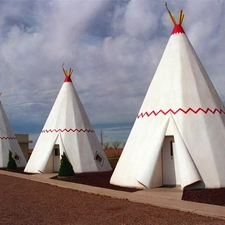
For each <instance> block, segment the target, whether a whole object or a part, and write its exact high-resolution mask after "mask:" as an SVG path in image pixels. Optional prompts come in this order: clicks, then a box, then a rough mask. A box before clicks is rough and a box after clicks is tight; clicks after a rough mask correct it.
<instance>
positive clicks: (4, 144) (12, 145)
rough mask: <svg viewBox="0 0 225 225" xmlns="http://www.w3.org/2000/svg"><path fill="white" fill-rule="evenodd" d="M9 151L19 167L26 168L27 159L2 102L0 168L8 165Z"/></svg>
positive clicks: (0, 106) (0, 115)
mask: <svg viewBox="0 0 225 225" xmlns="http://www.w3.org/2000/svg"><path fill="white" fill-rule="evenodd" d="M9 150H10V151H11V152H12V156H13V158H14V159H15V161H16V165H17V167H25V165H26V163H27V162H26V159H25V157H24V155H23V152H22V150H21V148H20V146H19V144H18V141H17V139H16V137H15V134H14V133H13V130H12V128H11V126H10V123H9V121H8V119H7V116H6V114H5V111H4V109H3V107H2V103H1V101H0V168H6V167H7V164H8V159H9V158H8V157H9Z"/></svg>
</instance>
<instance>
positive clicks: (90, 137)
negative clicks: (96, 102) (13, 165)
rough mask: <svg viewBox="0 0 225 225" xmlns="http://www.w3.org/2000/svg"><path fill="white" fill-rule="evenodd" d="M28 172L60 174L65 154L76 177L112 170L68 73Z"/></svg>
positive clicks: (35, 148)
mask: <svg viewBox="0 0 225 225" xmlns="http://www.w3.org/2000/svg"><path fill="white" fill-rule="evenodd" d="M63 71H64V74H65V76H66V78H65V81H64V83H63V85H62V87H61V90H60V92H59V94H58V96H57V98H56V100H55V103H54V105H53V107H52V110H51V112H50V114H49V116H48V118H47V121H46V123H45V125H44V128H43V130H42V132H41V134H40V136H39V138H38V140H37V143H36V145H35V147H34V150H33V152H32V154H31V157H30V159H29V161H28V163H27V166H26V168H25V170H24V171H25V172H28V173H44V172H58V170H59V166H60V156H61V155H62V154H63V152H65V154H66V155H67V157H68V159H69V161H70V163H71V164H72V166H73V170H74V172H75V173H82V172H101V171H110V170H112V168H111V166H110V164H109V162H108V159H107V157H106V155H105V153H104V151H103V149H102V147H101V144H100V142H99V140H98V138H97V136H96V134H95V132H94V130H93V128H92V125H91V123H90V121H89V119H88V116H87V114H86V112H85V110H84V107H83V105H82V103H81V101H80V99H79V97H78V95H77V92H76V90H75V88H74V86H73V83H72V80H71V75H72V72H73V71H72V69H70V70H69V72H67V71H66V70H64V69H63Z"/></svg>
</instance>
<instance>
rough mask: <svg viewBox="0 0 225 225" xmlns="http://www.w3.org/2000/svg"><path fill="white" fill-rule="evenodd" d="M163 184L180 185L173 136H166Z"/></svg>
mask: <svg viewBox="0 0 225 225" xmlns="http://www.w3.org/2000/svg"><path fill="white" fill-rule="evenodd" d="M162 184H163V186H176V185H178V184H179V171H178V164H177V155H176V148H175V142H174V137H173V136H166V137H165V139H164V142H163V146H162Z"/></svg>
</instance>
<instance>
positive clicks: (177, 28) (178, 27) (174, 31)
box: [172, 24, 185, 34]
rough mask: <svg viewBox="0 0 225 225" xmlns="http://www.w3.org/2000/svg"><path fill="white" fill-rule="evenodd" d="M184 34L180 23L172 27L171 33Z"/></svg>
mask: <svg viewBox="0 0 225 225" xmlns="http://www.w3.org/2000/svg"><path fill="white" fill-rule="evenodd" d="M179 33H180V34H185V32H184V30H183V28H182V26H181V25H180V24H176V25H175V26H174V28H173V31H172V34H179Z"/></svg>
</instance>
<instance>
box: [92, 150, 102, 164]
mask: <svg viewBox="0 0 225 225" xmlns="http://www.w3.org/2000/svg"><path fill="white" fill-rule="evenodd" d="M94 159H95V160H96V161H97V162H98V163H99V164H100V165H101V166H102V165H103V163H104V158H103V157H102V156H101V155H100V154H99V152H96V153H95V158H94Z"/></svg>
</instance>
